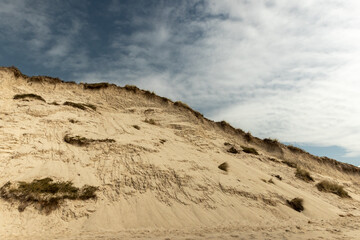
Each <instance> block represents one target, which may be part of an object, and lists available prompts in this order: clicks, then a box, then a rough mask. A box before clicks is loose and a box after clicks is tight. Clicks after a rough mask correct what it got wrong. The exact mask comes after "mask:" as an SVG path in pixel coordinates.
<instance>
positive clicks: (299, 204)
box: [286, 198, 304, 212]
mask: <svg viewBox="0 0 360 240" xmlns="http://www.w3.org/2000/svg"><path fill="white" fill-rule="evenodd" d="M303 202H304V200H303V199H302V198H294V199H292V200H290V201H289V200H286V203H287V204H288V206H289V207H291V208H292V209H294V210H295V211H298V212H302V211H304V206H303Z"/></svg>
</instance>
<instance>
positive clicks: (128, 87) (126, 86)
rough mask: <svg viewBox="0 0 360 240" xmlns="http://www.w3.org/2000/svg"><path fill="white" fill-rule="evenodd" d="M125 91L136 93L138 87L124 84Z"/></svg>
mask: <svg viewBox="0 0 360 240" xmlns="http://www.w3.org/2000/svg"><path fill="white" fill-rule="evenodd" d="M124 88H125V89H126V90H127V91H131V92H134V93H136V92H137V91H139V90H140V89H139V88H138V87H137V86H134V85H125V87H124Z"/></svg>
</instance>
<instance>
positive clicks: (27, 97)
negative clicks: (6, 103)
mask: <svg viewBox="0 0 360 240" xmlns="http://www.w3.org/2000/svg"><path fill="white" fill-rule="evenodd" d="M29 98H31V99H35V100H40V101H43V102H46V101H45V99H44V98H42V97H41V96H39V95H36V94H33V93H27V94H16V95H15V96H14V97H13V99H15V100H19V99H29Z"/></svg>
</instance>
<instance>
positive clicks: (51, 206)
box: [0, 178, 98, 213]
mask: <svg viewBox="0 0 360 240" xmlns="http://www.w3.org/2000/svg"><path fill="white" fill-rule="evenodd" d="M97 189H98V188H97V187H94V186H88V185H85V186H84V187H82V188H81V189H79V188H77V187H74V186H73V183H72V182H70V181H67V182H62V181H60V182H54V181H53V180H52V179H51V178H43V179H39V180H37V179H35V180H33V181H32V182H30V183H27V182H18V183H16V184H13V183H10V182H7V183H6V184H5V185H4V186H2V187H1V188H0V197H2V198H3V199H5V200H7V201H12V200H16V201H19V202H20V205H19V207H18V210H19V211H20V212H22V211H24V210H25V208H26V207H27V206H28V205H30V204H36V205H38V206H39V207H40V210H44V211H45V212H46V213H50V212H51V211H52V210H55V209H56V208H58V207H59V205H60V203H61V202H62V201H63V200H64V199H70V200H76V199H81V200H87V199H90V198H95V197H96V194H95V192H96V190H97Z"/></svg>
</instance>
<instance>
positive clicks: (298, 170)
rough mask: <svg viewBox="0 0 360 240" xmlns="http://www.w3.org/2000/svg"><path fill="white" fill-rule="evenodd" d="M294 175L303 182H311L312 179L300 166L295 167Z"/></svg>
mask: <svg viewBox="0 0 360 240" xmlns="http://www.w3.org/2000/svg"><path fill="white" fill-rule="evenodd" d="M295 176H296V177H297V178H299V179H301V180H303V181H305V182H313V181H314V179H313V178H312V177H311V175H310V173H309V172H308V171H306V170H305V169H302V168H300V167H297V168H296V173H295Z"/></svg>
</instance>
